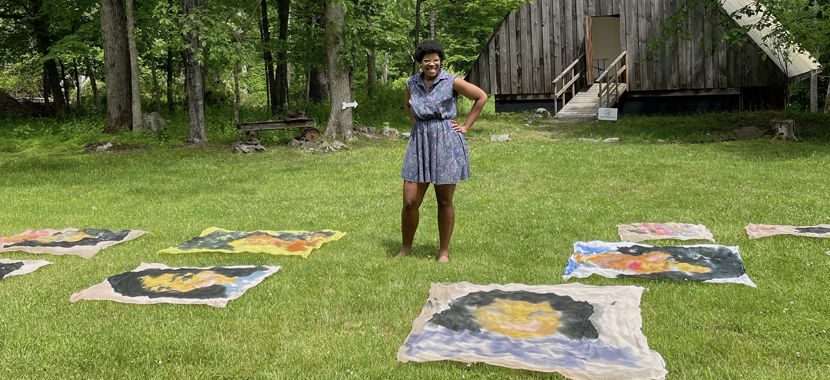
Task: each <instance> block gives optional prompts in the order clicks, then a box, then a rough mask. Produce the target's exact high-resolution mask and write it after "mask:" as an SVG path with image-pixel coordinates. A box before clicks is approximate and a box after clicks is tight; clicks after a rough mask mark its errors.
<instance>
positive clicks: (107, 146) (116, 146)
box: [84, 141, 141, 153]
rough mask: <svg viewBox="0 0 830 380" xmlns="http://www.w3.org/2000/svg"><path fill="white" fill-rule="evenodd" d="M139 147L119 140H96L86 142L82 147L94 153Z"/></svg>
mask: <svg viewBox="0 0 830 380" xmlns="http://www.w3.org/2000/svg"><path fill="white" fill-rule="evenodd" d="M140 148H141V147H140V146H138V145H133V144H125V143H120V142H111V141H106V142H104V141H98V142H92V143H89V144H86V145H85V146H84V149H85V150H86V152H87V153H95V152H112V151H121V150H133V149H140Z"/></svg>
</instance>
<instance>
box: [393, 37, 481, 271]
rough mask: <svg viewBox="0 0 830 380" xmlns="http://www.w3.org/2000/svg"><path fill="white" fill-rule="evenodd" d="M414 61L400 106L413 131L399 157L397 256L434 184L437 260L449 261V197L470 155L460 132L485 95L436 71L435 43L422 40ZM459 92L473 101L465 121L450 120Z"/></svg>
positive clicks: (439, 53) (406, 246)
mask: <svg viewBox="0 0 830 380" xmlns="http://www.w3.org/2000/svg"><path fill="white" fill-rule="evenodd" d="M415 60H416V61H418V62H420V64H421V70H422V72H421V73H420V74H416V75H413V76H412V77H411V78H409V80H407V82H406V102H405V104H404V108H405V109H406V113H407V114H408V115H409V120H410V121H412V124H413V127H412V134H411V135H410V137H409V145H408V146H407V148H406V156H405V157H404V161H403V171H402V174H401V177H402V178H403V210H402V211H401V234H402V237H403V244H402V247H401V252H400V253H398V255H397V256H396V257H402V256H405V255H406V254H408V253H409V252H411V251H412V240H413V238H414V237H415V230H416V229H417V228H418V220H419V213H418V208H419V207H420V206H421V202H422V201H423V200H424V194H426V191H427V189H428V188H429V184H430V183H431V184H433V185H434V186H435V197H436V198H437V201H438V236H439V238H440V246H439V250H438V262H441V263H445V262H448V261H449V260H450V254H449V246H450V237H451V236H452V230H453V227H454V226H455V209H454V208H453V204H452V197H453V194H454V193H455V185H456V184H458V183H459V182H460V181H461V180H465V179H468V178H470V158H469V154H468V152H467V142H466V141H465V140H464V135H463V133H466V132H467V131H469V130H470V127H472V126H473V123H474V122H475V121H476V119H477V118H478V115H479V114H480V113H481V110H482V109H483V108H484V103H486V102H487V94H485V93H484V91H482V90H481V89H480V88H478V87H477V86H475V85H473V84H470V83H469V82H467V81H465V80H464V79H462V78H460V77H457V76H455V75H453V74H450V73H447V72H445V71H443V70H441V61H442V60H444V48H443V47H441V44H439V43H438V42H437V41H434V40H426V41H424V42H422V43H421V44H420V45H418V48H417V49H416V50H415ZM458 94H461V95H464V96H465V97H467V98H469V99H471V100H475V105H473V109H472V110H471V111H470V115H469V116H467V119H466V120H465V121H464V124H458V123H456V122H455V120H454V119H455V116H456V102H457V101H458Z"/></svg>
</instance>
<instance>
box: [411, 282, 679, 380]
mask: <svg viewBox="0 0 830 380" xmlns="http://www.w3.org/2000/svg"><path fill="white" fill-rule="evenodd" d="M642 292H643V288H641V287H637V286H588V285H582V284H565V285H536V286H528V285H521V284H507V285H495V284H491V285H474V284H470V283H467V282H460V283H455V284H432V287H431V288H430V291H429V300H428V301H427V303H426V305H425V306H424V308H423V310H422V311H421V315H420V316H419V317H418V318H417V319H416V320H415V321H414V322H413V323H412V332H411V333H410V334H409V336H408V337H407V338H406V341H405V342H404V344H403V345H402V346H401V347H400V349H399V350H398V361H401V362H410V361H413V362H428V361H436V360H454V361H460V362H465V363H479V362H480V363H487V364H492V365H498V366H502V367H508V368H514V369H525V370H531V371H541V372H559V373H561V374H562V375H564V376H567V377H569V378H572V379H663V378H664V377H665V375H666V364H665V362H664V361H663V358H662V357H661V356H660V354H658V353H657V352H655V351H652V350H650V349H649V347H648V341H647V339H646V337H645V335H643V333H642V331H641V327H642V317H641V316H640V297H641V296H642Z"/></svg>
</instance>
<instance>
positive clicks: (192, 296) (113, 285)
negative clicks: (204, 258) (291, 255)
mask: <svg viewBox="0 0 830 380" xmlns="http://www.w3.org/2000/svg"><path fill="white" fill-rule="evenodd" d="M279 269H280V267H278V266H252V265H239V266H229V267H205V268H170V267H168V266H166V265H164V264H157V263H152V264H147V263H141V265H140V266H139V267H138V268H136V269H134V270H133V271H131V272H126V273H122V274H119V275H115V276H112V277H109V278H107V279H106V280H104V282H102V283H100V284H97V285H93V286H92V287H90V288H88V289H86V290H83V291H81V292H79V293H75V294H73V295H72V297H71V298H70V299H69V300H70V301H72V302H76V301H80V300H102V301H117V302H124V303H137V304H154V303H177V304H190V305H193V304H196V305H209V306H215V307H225V305H227V304H228V301H230V300H234V299H237V298H239V297H241V296H242V294H244V293H245V291H247V290H248V289H250V288H251V287H253V286H256V285H257V284H259V283H260V282H262V280H264V279H265V278H266V277H268V276H270V275H272V274H274V273H276V272H277V271H278V270H279Z"/></svg>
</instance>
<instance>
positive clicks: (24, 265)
mask: <svg viewBox="0 0 830 380" xmlns="http://www.w3.org/2000/svg"><path fill="white" fill-rule="evenodd" d="M49 264H52V263H51V262H49V261H46V260H12V259H0V280H2V279H4V278H6V277H11V276H20V275H22V274H29V273H32V272H34V271H36V270H38V268H40V267H42V266H44V265H49Z"/></svg>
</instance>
